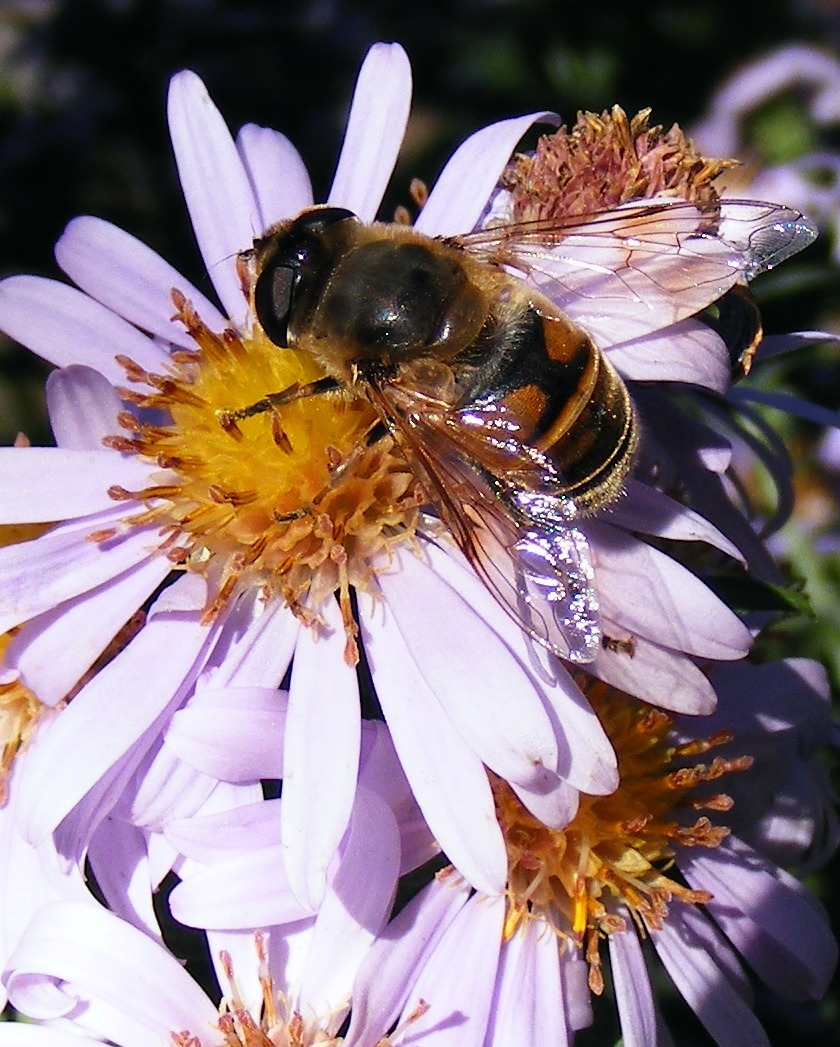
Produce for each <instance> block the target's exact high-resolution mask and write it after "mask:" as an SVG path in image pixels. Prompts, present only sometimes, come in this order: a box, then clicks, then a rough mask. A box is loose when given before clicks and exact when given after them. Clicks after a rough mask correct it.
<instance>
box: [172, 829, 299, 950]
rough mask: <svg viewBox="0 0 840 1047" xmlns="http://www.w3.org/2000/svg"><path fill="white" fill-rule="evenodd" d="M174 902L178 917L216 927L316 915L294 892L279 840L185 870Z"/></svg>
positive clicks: (240, 926) (280, 921)
mask: <svg viewBox="0 0 840 1047" xmlns="http://www.w3.org/2000/svg"><path fill="white" fill-rule="evenodd" d="M169 904H170V908H171V911H172V915H173V916H174V917H175V919H176V920H178V922H179V923H183V924H185V925H186V926H187V927H201V928H212V929H214V930H234V931H235V930H245V929H247V928H249V927H250V928H255V927H273V926H278V925H281V924H286V923H293V922H295V921H297V920H302V919H304V918H306V917H308V916H310V915H311V912H310V911H309V910H308V909H306V908H305V907H304V906H302V905H301V904H300V902H299V901H298V900H297V899H296V898H295V896H294V895H293V894H292V891H291V888H290V887H289V884H288V881H287V880H286V876H285V873H284V871H283V856H282V851H281V849H280V846H279V845H277V846H275V847H263V848H261V849H260V850H257V851H249V850H247V849H246V850H244V851H242V852H240V853H239V854H237V855H235V856H234V857H233V858H229V859H228V860H227V861H223V862H219V863H218V864H216V865H211V866H208V867H207V868H206V869H203V870H202V871H201V872H197V873H195V874H194V875H191V876H189V877H186V876H185V878H184V880H182V882H181V883H179V884H178V886H177V887H175V888H174V889H173V891H172V893H171V895H170V896H169Z"/></svg>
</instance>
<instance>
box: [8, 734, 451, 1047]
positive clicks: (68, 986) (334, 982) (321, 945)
mask: <svg viewBox="0 0 840 1047" xmlns="http://www.w3.org/2000/svg"><path fill="white" fill-rule="evenodd" d="M183 719H184V716H182V721H183ZM186 719H187V721H188V722H187V723H186V724H184V723H183V722H181V723H180V725H179V727H178V729H177V731H178V733H179V735H180V741H179V742H178V745H179V746H180V747H188V744H189V743H188V742H187V739H188V737H189V736H190V735H191V734H192V735H193V737H192V750H193V751H194V752H195V753H196V755H198V750H199V749H200V748H202V738H201V737H199V736H200V735H202V734H205V738H204V742H205V748H204V756H203V758H204V761H205V762H207V763H209V764H211V765H212V766H213V768H214V770H215V771H216V773H217V774H221V773H224V772H223V769H222V768H221V767H220V766H219V764H220V762H221V761H222V760H223V757H222V755H221V751H220V748H219V746H218V745H216V746H215V751H213V749H212V748H211V747H210V746H209V745H206V741H207V739H206V733H205V732H203V731H201V730H196V731H193V730H192V729H191V728H192V727H198V724H197V723H192V721H194V720H195V717H192V716H186ZM257 719H258V718H257V717H253V718H252V720H251V722H250V724H249V731H250V734H251V735H252V737H253V739H254V740H257V735H258V733H259V728H258V726H257ZM256 747H257V749H259V742H258V741H257V746H256ZM272 759H273V757H268V755H267V754H266V753H263V754H262V755H261V756H257V757H256V763H257V765H259V769H260V770H261V771H262V772H263V774H264V775H265V776H269V775H271V774H272V773H275V772H276V770H277V767H276V763H272V762H271V761H272ZM280 804H282V800H281V799H280V800H277V799H274V800H272V799H269V800H263V799H257V798H256V797H253V796H252V797H251V802H247V797H246V796H245V795H244V793H241V792H240V793H239V794H238V795H235V794H233V793H232V792H230V791H228V792H227V794H226V795H221V796H220V795H219V791H218V790H217V793H216V795H215V796H214V797H213V798H211V799H209V800H208V801H207V802H205V803H204V804H203V805H202V806H201V808H200V809H199V810H198V811H196V813H195V814H193V815H190V816H188V817H171V818H169V819H168V820H165V825H164V828H163V834H164V836H165V838H166V842H167V843H168V844H169V845H170V846H171V848H172V849H173V850H174V851H175V852H176V853H177V855H178V858H177V862H176V863H175V867H176V869H177V872H178V875H179V878H180V882H179V883H178V885H177V886H176V887H175V888H174V890H172V891H171V893H170V895H169V898H168V902H169V905H170V907H171V912H172V914H173V916H174V917H175V919H176V920H178V921H179V922H180V923H182V924H185V925H186V926H191V927H197V928H200V929H201V931H202V932H203V936H205V937H206V948H207V950H208V952H209V954H210V957H211V959H212V962H213V965H214V969H215V973H216V976H217V979H218V983H219V985H220V986H221V987H222V1000H221V1003H220V1006H219V1011H218V1014H213V1005H212V1004H211V1003H210V1001H209V1000H208V999H207V997H206V996H205V995H204V993H203V992H201V991H200V990H199V989H198V986H197V985H196V984H195V983H194V982H193V980H192V978H191V977H190V975H189V974H188V973H187V972H186V970H185V969H184V967H183V966H182V965H181V963H180V962H178V961H177V960H176V958H175V957H174V956H173V955H171V953H170V952H169V951H168V950H167V948H166V947H165V945H164V943H163V942H162V941H161V940H160V938H159V935H157V934H155V933H154V932H152V933H150V929H149V928H146V927H143V926H139V927H138V926H137V925H136V921H135V920H131V919H130V918H126V919H120V918H118V916H117V915H116V914H115V913H113V912H108V911H106V910H104V909H102V908H101V906H99V905H97V904H94V903H93V902H92V901H90V900H89V902H90V903H89V904H88V905H86V906H83V905H81V904H78V903H76V902H73V903H66V904H53V903H52V899H48V898H47V899H43V901H42V904H41V905H40V906H39V907H38V908H37V910H34V911H33V913H32V914H31V915H32V916H33V918H32V920H31V922H30V923H29V926H28V927H27V929H26V932H25V933H24V934H23V935H22V936H19V938H18V941H17V942H16V943H15V945H14V948H13V949H11V950H9V952H10V953H12V955H8V954H7V956H6V959H5V960H4V966H5V971H4V974H3V984H4V985H6V986H8V989H9V993H10V999H11V1001H12V1003H13V1005H14V1007H15V1008H16V1009H17V1010H18V1012H19V1013H20V1014H22V1015H25V1016H26V1017H27V1018H28V1019H30V1020H31V1021H33V1022H35V1023H36V1025H35V1026H33V1027H31V1028H30V1029H29V1031H28V1032H26V1033H19V1032H17V1031H15V1030H14V1029H12V1030H11V1031H9V1028H8V1026H6V1025H2V1026H0V1042H3V1035H4V1034H7V1036H8V1039H9V1042H17V1040H18V1039H19V1038H21V1037H23V1038H24V1039H26V1038H31V1042H41V1041H43V1042H51V1041H50V1038H49V1037H50V1036H52V1035H56V1034H60V1033H62V1032H70V1031H71V1030H72V1031H73V1032H75V1033H76V1034H83V1035H87V1036H91V1037H94V1042H108V1043H115V1044H126V1045H131V1047H135V1045H136V1044H138V1043H145V1042H149V1043H152V1042H154V1038H155V1037H157V1038H158V1039H159V1040H160V1042H164V1041H165V1042H167V1043H176V1044H180V1045H183V1047H197V1045H206V1047H215V1045H219V1047H233V1045H239V1044H243V1045H246V1044H248V1045H250V1044H255V1043H259V1044H264V1045H266V1047H268V1045H269V1044H276V1045H278V1047H309V1045H311V1044H316V1043H317V1044H326V1043H335V1044H338V1043H339V1042H340V1037H338V1035H337V1034H338V1032H339V1030H340V1028H341V1026H342V1024H343V1023H344V1020H345V1018H346V1015H347V1011H348V1007H349V1004H350V993H351V990H352V986H353V982H354V980H355V977H356V974H357V972H358V968H359V965H360V963H361V962H362V960H363V958H364V956H365V955H366V953H367V951H368V949H369V947H370V945H371V943H372V942H373V940H374V939H375V938H376V936H377V935H378V934H379V933H381V931H382V930H383V929H384V927H385V924H386V923H387V920H388V917H389V915H390V912H391V909H392V905H393V901H394V896H395V892H396V888H397V879H398V876H399V875H400V874H401V873H403V872H409V871H411V870H412V869H414V868H416V867H417V866H418V865H419V864H421V863H423V862H425V861H426V860H427V858H428V857H429V856H431V855H434V854H436V853H437V849H436V847H435V846H434V844H433V842H432V840H431V837H430V835H429V833H428V830H427V829H425V827H424V826H423V824H422V819H421V818H420V816H419V812H418V811H417V807H416V804H415V802H414V800H413V797H412V796H411V792H410V790H409V788H408V783H407V782H406V780H405V778H404V776H403V775H402V774H401V773H400V768H399V762H398V761H397V758H396V754H395V752H394V750H393V747H392V746H391V744H390V740H389V738H388V734H387V729H386V728H385V726H384V724H374V723H370V724H368V725H366V728H365V731H364V739H363V747H362V761H361V768H360V774H359V786H358V789H357V791H356V795H355V799H354V803H353V809H352V812H351V818H350V823H349V825H348V828H347V831H346V833H345V836H344V838H343V840H342V842H341V844H340V846H339V848H338V851H337V853H336V855H335V857H334V859H333V861H332V863H331V866H330V870H329V875H328V887H327V892H326V895H325V897H324V900H323V902H322V904H321V905H320V907H319V908H318V910H317V912H312V911H310V910H308V909H307V908H305V907H304V906H302V905H301V904H300V903H299V902H298V901H297V899H296V898H295V896H294V894H293V893H292V891H291V890H290V888H289V884H288V882H287V880H286V878H285V876H284V873H283V856H282V841H281V832H280V826H281V819H280V817H279V815H278V811H277V807H278V806H279V805H280ZM125 849H126V850H128V848H125ZM150 852H151V849H150ZM116 857H117V865H118V868H124V867H125V865H126V859H127V858H128V857H130V855H123V856H122V860H121V861H120V856H119V855H117V856H116ZM97 872H98V870H97ZM116 879H117V876H116V875H115V873H114V870H113V869H112V870H110V873H109V878H108V880H107V881H106V888H107V887H113V886H114V884H115V881H116ZM125 886H127V884H126V885H125ZM100 887H102V884H101V883H100ZM124 893H126V894H128V895H130V893H131V892H130V890H129V891H128V892H125V891H124ZM109 901H110V899H109ZM121 904H122V907H123V908H125V907H126V906H125V898H123V900H122V903H121ZM27 915H30V914H27ZM132 924H135V925H134V926H132ZM155 938H157V941H156V942H155V941H153V939H155ZM73 941H75V943H76V945H75V946H74V947H71V942H73ZM71 954H72V955H71ZM112 955H113V956H118V957H119V962H118V963H117V965H116V966H113V965H112V964H111V961H110V960H109V956H112ZM173 971H174V972H176V973H174V974H173ZM45 994H46V995H45ZM47 996H49V997H51V999H50V1002H49V1004H48V1005H47V1006H46V1007H45V1006H44V1001H45V999H46V997H47ZM176 1001H180V1003H179V1004H178V1003H176ZM384 1042H385V1041H384V1040H383V1043H384Z"/></svg>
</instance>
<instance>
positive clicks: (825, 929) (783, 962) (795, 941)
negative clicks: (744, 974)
mask: <svg viewBox="0 0 840 1047" xmlns="http://www.w3.org/2000/svg"><path fill="white" fill-rule="evenodd" d="M677 864H678V865H679V868H680V871H681V872H682V873H684V875H685V877H686V879H687V880H688V882H689V884H690V885H691V886H692V887H694V888H696V889H699V890H708V891H711V893H712V894H713V896H714V897H713V899H712V901H711V902H709V906H708V909H709V912H710V914H711V915H712V916H713V917H714V919H715V921H716V922H717V924H718V926H719V927H720V928H721V930H722V931H723V932H724V934H726V936H727V937H728V938H729V940H730V941H731V942H732V944H733V945H734V946H735V947H736V948H737V949H738V951H739V952H740V953H741V955H742V956H743V957H744V958H745V959H746V960H747V962H748V963H749V964H750V965H751V966H752V968H753V970H755V972H756V973H757V974H758V975H759V977H760V978H761V979H762V980H763V981H764V982H766V983H767V984H768V985H769V986H770V988H771V989H772V990H773V991H774V992H777V993H779V994H780V995H781V996H785V997H788V998H790V999H795V1000H808V999H812V1000H815V999H819V998H820V997H821V996H822V995H823V993H824V992H825V991H826V988H827V987H828V983H829V981H830V979H831V976H832V974H833V973H834V969H835V967H836V965H837V943H836V942H835V940H834V938H833V937H832V934H831V930H830V927H829V924H828V917H827V914H826V913H825V912H824V911H823V910H822V908H821V906H819V905H818V903H817V901H816V899H815V898H814V897H813V896H812V895H809V894H808V892H807V891H806V890H805V888H804V887H803V886H802V884H801V883H800V882H799V881H798V880H796V879H795V878H794V877H793V876H791V875H790V874H788V873H786V872H784V870H782V869H779V868H777V867H776V866H774V865H773V864H772V863H771V862H768V861H767V860H766V859H764V858H762V857H761V856H760V855H758V854H756V852H755V851H753V850H752V849H751V848H750V847H748V846H747V845H746V844H745V843H743V842H742V841H741V840H739V839H738V838H737V837H733V836H729V837H727V839H725V840H723V841H722V842H721V844H720V845H719V846H718V847H716V848H715V849H714V850H710V851H706V850H703V851H700V849H698V848H691V849H688V848H680V851H679V853H678V855H677Z"/></svg>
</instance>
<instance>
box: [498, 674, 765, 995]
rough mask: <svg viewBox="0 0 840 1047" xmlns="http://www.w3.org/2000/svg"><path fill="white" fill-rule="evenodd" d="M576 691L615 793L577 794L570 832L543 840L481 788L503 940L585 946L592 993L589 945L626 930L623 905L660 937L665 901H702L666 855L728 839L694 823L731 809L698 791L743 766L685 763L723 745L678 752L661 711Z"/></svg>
mask: <svg viewBox="0 0 840 1047" xmlns="http://www.w3.org/2000/svg"><path fill="white" fill-rule="evenodd" d="M585 690H586V694H587V697H588V698H589V700H590V702H591V703H592V705H593V707H594V708H595V710H596V712H597V713H598V715H599V717H600V719H601V721H602V723H603V725H604V728H605V730H606V731H607V733H608V735H609V737H610V740H611V741H612V743H613V745H614V746H615V749H616V754H617V756H618V765H619V773H620V785H619V787H618V788H617V789H616V790H615V792H613V793H611V794H610V795H609V796H588V795H586V794H581V797H580V806H579V808H578V811H577V814H576V815H575V817H574V818H573V819H572V821H571V822H570V823H569V825H567V826H566V828H564V829H553V828H550V827H548V826H546V825H543V824H542V823H541V822H540V821H538V820H537V819H536V818H535V817H534V816H533V815H532V814H531V813H530V812H528V811H527V810H526V809H525V808H524V807H523V806H522V804H521V802H520V801H519V800H518V799H517V797H516V795H515V794H514V792H513V790H512V789H511V788H510V786H509V785H508V784H507V783H506V782H503V781H501V780H500V779H498V778H494V779H493V781H492V785H493V791H494V795H495V799H496V807H497V811H498V815H499V821H500V823H501V825H502V828H503V831H504V836H505V840H506V843H507V850H508V869H509V873H508V912H507V919H506V923H505V935H506V937H510V936H512V935H513V934H514V933H515V932H516V930H517V928H518V927H519V926H520V924H521V923H522V921H523V920H525V919H530V918H537V919H541V920H544V921H546V922H547V923H548V924H549V926H551V927H552V928H553V929H554V931H555V932H556V933H557V934H558V935H559V936H560V937H564V938H570V939H572V940H574V941H575V942H577V943H581V944H583V943H585V946H586V957H587V960H588V962H589V967H590V988H591V989H592V990H593V991H594V992H600V991H601V989H602V988H603V983H602V980H601V975H600V960H599V957H598V948H599V940H600V938H601V936H603V935H607V934H612V933H616V932H621V931H624V930H626V929H627V921H626V920H625V919H624V917H623V916H621V915H619V914H618V913H617V912H616V908H617V906H619V905H621V904H623V905H624V906H626V908H627V909H628V910H629V911H630V913H631V914H632V916H633V919H634V921H635V922H636V924H637V925H638V928H639V929H640V930H641V931H646V930H656V929H658V928H660V927H661V926H662V921H663V919H664V918H665V917H667V915H668V905H669V903H670V901H671V899H672V898H678V899H679V900H680V901H682V902H686V903H688V904H693V905H697V904H703V903H705V902H707V901H709V899H710V897H711V896H710V895H709V893H708V892H707V891H704V890H692V889H690V888H688V887H686V886H685V885H684V884H682V883H680V882H679V881H678V880H675V879H673V878H672V877H671V876H669V875H668V874H667V870H668V869H669V867H670V866H671V865H672V864H673V862H674V857H675V847H677V846H680V845H681V846H685V847H707V848H715V847H717V846H718V845H719V844H720V842H721V840H723V839H724V838H725V837H726V836H727V835H729V829H728V828H726V827H725V826H717V825H713V824H712V822H711V820H710V819H709V818H708V816H706V815H705V814H701V815H699V816H697V815H695V813H694V812H696V811H698V810H711V811H725V810H728V809H729V807H731V801H730V800H729V798H728V797H726V796H725V795H723V794H720V793H714V794H710V792H709V790H708V789H705V788H704V789H701V788H700V787H701V786H704V787H705V786H706V784H707V783H709V782H713V781H716V780H717V779H719V778H721V777H722V776H723V775H725V774H728V773H730V772H733V771H741V770H746V769H747V768H748V767H749V766H750V764H751V763H752V759H751V758H750V757H737V758H732V759H724V758H722V757H715V758H713V759H712V760H711V761H709V762H699V761H697V760H696V757H698V756H702V755H703V754H705V753H707V752H708V751H709V750H711V749H713V748H715V747H716V746H719V745H723V744H724V743H726V742H728V741H730V740H731V737H730V735H728V734H726V733H725V732H720V733H718V734H716V735H713V736H712V737H710V738H708V739H701V740H696V741H687V742H678V741H676V740H675V739H674V736H673V731H672V727H673V718H672V717H671V716H669V715H668V714H667V713H665V712H663V711H662V710H659V709H654V708H651V707H650V706H648V705H645V704H644V703H642V702H640V701H637V700H636V699H633V698H630V697H628V696H627V695H625V694H622V693H621V692H620V691H617V690H615V689H613V688H610V687H608V686H606V685H605V684H602V683H601V682H600V681H591V682H589V683H588V684H587V685H586V687H585Z"/></svg>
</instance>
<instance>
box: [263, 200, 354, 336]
mask: <svg viewBox="0 0 840 1047" xmlns="http://www.w3.org/2000/svg"><path fill="white" fill-rule="evenodd" d="M358 221H359V220H358V218H357V217H356V216H355V215H354V214H353V212H352V211H348V210H346V209H345V208H343V207H316V208H312V209H311V210H308V211H304V212H303V213H302V214H300V215H298V217H297V218H294V219H292V221H291V222H286V223H283V224H282V225H281V226H278V227H277V228H276V229H275V230H273V231H271V232H269V233H268V234H267V235H266V236H265V237H262V238H261V239H259V240H257V241H255V243H254V252H255V258H256V267H257V270H258V272H259V276H258V277H257V282H256V284H255V286H254V309H255V311H256V314H257V319H258V320H259V322H260V324H261V325H262V328H263V330H264V331H265V333H266V335H268V337H269V338H270V339H271V341H272V342H274V343H275V344H276V345H279V346H284V347H285V346H289V345H294V343H295V336H296V333H297V332H298V331H300V330H302V329H305V327H306V324H307V322H308V320H309V319H310V317H311V315H312V312H313V311H314V309H315V307H316V305H317V302H318V298H319V296H320V293H321V291H322V289H323V287H324V285H325V284H326V282H327V280H328V279H329V276H330V273H331V272H332V271H333V269H334V268H335V266H336V265H337V263H338V261H339V260H340V258H341V256H342V255H343V253H344V252H345V251H346V249H347V244H348V241H349V240H351V239H352V237H353V234H354V232H355V230H356V228H357V226H358Z"/></svg>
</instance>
